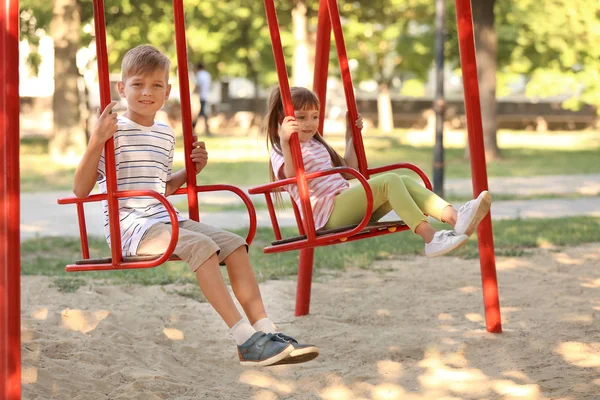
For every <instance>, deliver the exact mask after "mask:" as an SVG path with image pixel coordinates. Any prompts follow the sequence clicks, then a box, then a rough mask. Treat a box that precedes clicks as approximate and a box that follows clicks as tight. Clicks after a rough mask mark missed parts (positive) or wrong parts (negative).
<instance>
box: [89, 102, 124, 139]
mask: <svg viewBox="0 0 600 400" xmlns="http://www.w3.org/2000/svg"><path fill="white" fill-rule="evenodd" d="M116 105H117V102H116V101H111V102H110V103H109V104H108V105H107V106H106V107H105V108H104V111H102V113H100V109H99V108H98V111H97V113H96V114H97V116H98V120H97V121H96V124H95V125H94V130H93V131H92V136H91V138H90V140H92V139H95V140H97V141H98V142H99V144H100V145H104V143H106V141H107V140H108V139H110V138H111V137H113V135H114V134H115V133H116V132H117V113H113V112H112V109H113V108H114V107H115V106H116Z"/></svg>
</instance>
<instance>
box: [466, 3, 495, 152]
mask: <svg viewBox="0 0 600 400" xmlns="http://www.w3.org/2000/svg"><path fill="white" fill-rule="evenodd" d="M495 3H496V0H474V1H473V2H472V5H473V23H474V29H475V47H476V57H477V75H478V77H479V93H480V96H481V118H482V121H483V140H484V145H485V155H486V159H487V160H494V159H497V158H501V156H502V155H501V153H500V149H499V148H498V141H497V139H496V131H497V129H498V124H497V120H496V111H497V106H496V69H497V55H498V37H497V35H496V28H495V27H494V5H495Z"/></svg>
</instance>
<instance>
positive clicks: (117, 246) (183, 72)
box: [58, 0, 256, 272]
mask: <svg viewBox="0 0 600 400" xmlns="http://www.w3.org/2000/svg"><path fill="white" fill-rule="evenodd" d="M173 15H174V20H175V43H176V47H177V65H178V75H179V85H180V96H181V105H182V107H181V110H182V111H181V112H182V121H183V137H184V152H185V154H191V152H192V149H193V134H192V115H191V108H190V91H189V80H188V78H189V77H188V60H187V49H186V43H187V42H186V37H185V16H184V12H183V0H173ZM94 24H95V27H96V51H97V59H98V74H99V79H100V102H101V106H102V108H103V109H104V107H106V105H108V104H109V103H110V101H111V98H110V81H109V78H108V61H107V50H106V26H105V20H104V2H103V0H94ZM104 153H105V156H106V178H107V192H106V194H97V195H92V196H88V197H87V198H84V199H80V198H77V197H68V198H61V199H58V203H59V204H76V205H77V216H78V220H79V236H80V240H81V253H82V256H83V259H84V260H87V259H89V258H90V253H89V246H88V239H87V229H86V223H85V213H84V204H85V203H89V202H94V201H101V200H106V201H107V202H108V206H109V207H108V215H109V226H110V235H111V255H112V257H111V259H110V262H108V261H107V260H97V262H90V263H85V264H77V263H76V264H70V265H67V266H66V267H65V269H66V270H67V271H69V272H76V271H97V270H113V269H133V268H153V267H156V266H159V265H161V264H162V263H164V262H166V261H168V260H173V259H178V258H177V257H172V254H173V251H174V250H175V246H176V245H177V239H178V237H179V224H178V222H177V214H176V212H175V209H174V208H173V206H172V205H171V203H170V202H169V201H168V200H167V199H166V198H165V197H164V196H163V195H161V194H159V193H157V192H154V191H150V190H126V191H119V190H117V185H116V168H115V157H114V141H113V139H112V138H111V139H109V140H108V141H107V142H106V146H105V149H104ZM185 166H186V187H184V188H180V189H178V190H177V191H176V192H175V193H174V194H177V195H181V194H186V195H187V199H188V206H189V216H190V219H193V220H195V221H199V220H200V218H199V213H198V193H200V192H210V191H231V192H233V193H235V194H237V195H238V196H239V197H240V198H241V199H242V201H243V202H244V204H245V205H246V208H247V209H248V215H249V222H250V228H249V230H248V235H247V237H246V242H247V243H248V244H250V243H252V240H253V239H254V235H255V233H256V211H255V209H254V206H253V205H252V201H251V200H250V198H249V197H248V195H246V194H245V193H244V192H243V191H242V190H241V189H239V188H237V187H235V186H231V185H204V186H197V185H196V171H195V165H194V163H193V162H192V160H191V158H190V157H185ZM130 196H151V197H154V198H156V199H157V200H158V201H160V202H161V203H163V205H164V206H165V207H166V209H167V212H168V213H169V218H170V221H171V224H172V227H173V231H172V235H171V241H170V242H169V245H168V246H167V249H166V251H165V253H164V254H162V255H160V256H158V257H157V258H154V259H150V260H148V259H145V258H140V259H137V260H136V259H135V258H134V260H130V259H129V260H124V259H123V255H122V251H121V234H120V226H119V209H118V199H119V198H122V197H130Z"/></svg>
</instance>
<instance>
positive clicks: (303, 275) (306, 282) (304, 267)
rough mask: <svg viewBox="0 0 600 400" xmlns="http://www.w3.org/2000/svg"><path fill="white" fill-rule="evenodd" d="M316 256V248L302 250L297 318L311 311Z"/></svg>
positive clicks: (297, 295)
mask: <svg viewBox="0 0 600 400" xmlns="http://www.w3.org/2000/svg"><path fill="white" fill-rule="evenodd" d="M314 256H315V249H314V248H309V249H302V250H300V258H299V259H298V282H297V284H296V310H295V315H296V317H300V316H302V315H306V314H308V312H309V311H310V289H311V286H312V273H313V262H314Z"/></svg>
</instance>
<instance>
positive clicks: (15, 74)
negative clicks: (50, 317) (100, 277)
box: [0, 0, 21, 400]
mask: <svg viewBox="0 0 600 400" xmlns="http://www.w3.org/2000/svg"><path fill="white" fill-rule="evenodd" d="M0 143H1V144H0V148H1V149H2V151H0V262H1V265H0V398H2V399H6V400H17V399H20V398H21V299H20V287H21V283H20V273H21V264H20V262H21V247H20V246H21V238H20V225H19V224H20V222H19V217H20V205H19V201H20V196H19V191H20V187H19V2H18V1H17V0H6V1H3V2H2V5H0Z"/></svg>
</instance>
